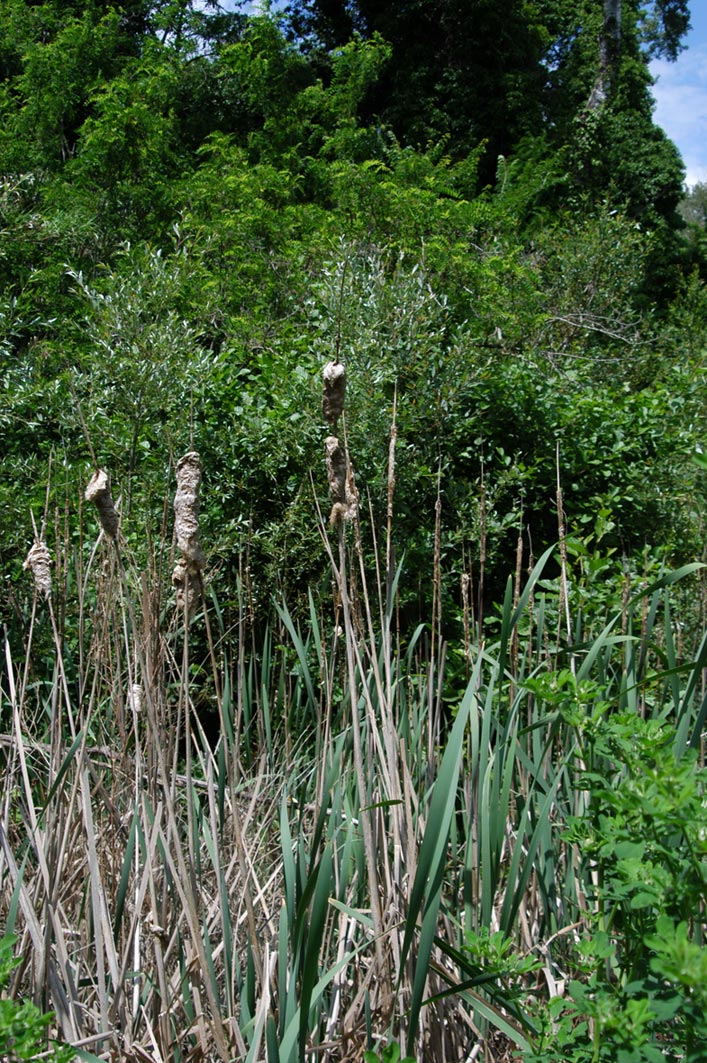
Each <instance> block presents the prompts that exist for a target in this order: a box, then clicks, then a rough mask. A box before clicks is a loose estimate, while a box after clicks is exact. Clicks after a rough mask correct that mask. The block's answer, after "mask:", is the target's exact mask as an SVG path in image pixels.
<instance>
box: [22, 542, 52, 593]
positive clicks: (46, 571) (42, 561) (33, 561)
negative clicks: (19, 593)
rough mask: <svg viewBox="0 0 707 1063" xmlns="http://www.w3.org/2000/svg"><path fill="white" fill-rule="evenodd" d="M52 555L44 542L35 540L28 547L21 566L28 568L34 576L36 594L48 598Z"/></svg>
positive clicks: (50, 585)
mask: <svg viewBox="0 0 707 1063" xmlns="http://www.w3.org/2000/svg"><path fill="white" fill-rule="evenodd" d="M51 563H52V555H51V554H50V553H49V548H48V547H47V544H46V543H42V542H36V543H35V544H34V546H33V547H32V548H31V549H30V552H29V553H28V554H27V557H26V558H25V563H24V565H23V566H22V567H23V568H24V569H25V570H26V569H30V570H31V572H32V575H33V576H34V586H35V590H36V591H37V594H41V595H42V596H43V597H44V598H48V597H49V595H50V594H51V593H52V573H51V567H50V566H51Z"/></svg>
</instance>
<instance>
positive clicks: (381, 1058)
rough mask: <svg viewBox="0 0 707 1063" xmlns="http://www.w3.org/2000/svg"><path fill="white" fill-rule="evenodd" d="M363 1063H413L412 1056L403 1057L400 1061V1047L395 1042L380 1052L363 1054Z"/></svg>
mask: <svg viewBox="0 0 707 1063" xmlns="http://www.w3.org/2000/svg"><path fill="white" fill-rule="evenodd" d="M363 1060H364V1063H415V1059H414V1057H413V1056H405V1058H404V1059H401V1056H400V1045H399V1044H397V1042H395V1041H394V1042H392V1043H391V1044H388V1045H386V1046H385V1048H382V1049H381V1050H380V1052H371V1051H369V1052H364V1053H363Z"/></svg>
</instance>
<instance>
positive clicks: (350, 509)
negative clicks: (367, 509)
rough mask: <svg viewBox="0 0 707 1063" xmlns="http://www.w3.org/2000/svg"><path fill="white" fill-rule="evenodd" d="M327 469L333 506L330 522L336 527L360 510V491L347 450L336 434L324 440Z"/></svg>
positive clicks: (351, 518) (350, 518)
mask: <svg viewBox="0 0 707 1063" xmlns="http://www.w3.org/2000/svg"><path fill="white" fill-rule="evenodd" d="M324 449H325V452H326V471H327V479H328V480H329V494H330V495H331V501H332V507H331V513H330V515H329V523H330V524H331V526H332V527H336V525H337V524H340V523H341V521H344V520H353V518H354V517H355V516H356V513H357V510H358V491H357V489H356V484H355V482H354V477H353V471H352V469H351V465H350V464H349V462H348V461H347V459H346V451H345V450H344V448H343V447H342V445H341V443H340V442H339V440H338V439H337V438H336V436H327V438H326V440H325V441H324Z"/></svg>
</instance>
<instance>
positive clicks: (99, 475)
mask: <svg viewBox="0 0 707 1063" xmlns="http://www.w3.org/2000/svg"><path fill="white" fill-rule="evenodd" d="M84 496H85V498H86V501H87V502H93V504H94V505H95V507H96V509H97V511H98V519H99V521H100V522H101V527H102V528H103V531H104V532H105V533H106V535H107V536H108V538H109V539H115V538H116V536H117V535H118V525H119V518H118V513H117V511H116V508H115V505H114V503H113V498H112V497H111V493H110V483H109V480H108V473H106V472H104V471H103V469H97V470H96V472H95V473H94V474H93V476H92V477H91V479H90V480H89V482H88V484H87V485H86V490H85V492H84Z"/></svg>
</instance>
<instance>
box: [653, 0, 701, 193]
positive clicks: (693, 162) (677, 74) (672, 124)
mask: <svg viewBox="0 0 707 1063" xmlns="http://www.w3.org/2000/svg"><path fill="white" fill-rule="evenodd" d="M690 22H691V23H692V30H691V31H690V33H689V34H688V36H687V37H686V38H685V43H686V44H687V48H686V50H685V51H684V52H681V53H680V55H679V56H678V58H677V61H676V62H675V63H666V62H665V61H664V60H662V59H661V60H658V61H657V62H655V63H652V64H651V72H652V73H653V76H654V77H657V78H658V81H657V83H656V84H655V85H654V87H653V95H654V97H655V101H656V108H655V114H654V120H655V122H656V125H659V126H661V127H662V128H663V129H664V130H665V132H666V133H667V134H668V136H669V137H670V139H671V140H672V141H673V142H674V143H675V144H677V146H678V148H679V150H680V154H681V155H682V158H683V162H684V163H685V169H686V171H687V177H686V181H687V184H688V185H690V186H692V185H694V184H696V183H697V182H698V181H700V182H707V0H692V3H691V4H690Z"/></svg>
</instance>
